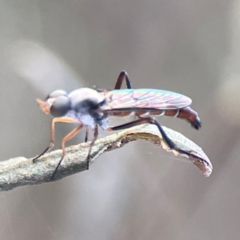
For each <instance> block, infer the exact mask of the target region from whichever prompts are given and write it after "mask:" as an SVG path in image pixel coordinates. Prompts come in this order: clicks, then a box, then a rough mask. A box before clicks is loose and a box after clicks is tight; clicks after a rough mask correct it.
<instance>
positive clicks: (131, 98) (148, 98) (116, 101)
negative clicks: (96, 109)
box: [104, 89, 192, 110]
mask: <svg viewBox="0 0 240 240" xmlns="http://www.w3.org/2000/svg"><path fill="white" fill-rule="evenodd" d="M105 96H106V99H107V106H106V107H104V110H114V109H116V110H121V109H124V110H126V109H158V110H172V109H173V110H174V109H181V108H184V107H187V106H189V105H190V104H191V103H192V100H191V99H190V98H189V97H186V96H184V95H182V94H179V93H175V92H169V91H165V90H157V89H122V90H113V91H109V92H105Z"/></svg>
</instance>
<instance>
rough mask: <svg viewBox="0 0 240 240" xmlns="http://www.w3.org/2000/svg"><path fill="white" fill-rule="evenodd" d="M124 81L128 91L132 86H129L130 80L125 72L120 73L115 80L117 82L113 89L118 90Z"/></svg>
mask: <svg viewBox="0 0 240 240" xmlns="http://www.w3.org/2000/svg"><path fill="white" fill-rule="evenodd" d="M124 79H125V81H126V84H127V88H128V89H131V88H132V86H131V82H130V79H129V76H128V74H127V72H126V71H121V72H120V74H119V76H118V79H117V82H116V84H115V88H114V89H120V88H121V86H122V82H123V80H124Z"/></svg>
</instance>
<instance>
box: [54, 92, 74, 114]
mask: <svg viewBox="0 0 240 240" xmlns="http://www.w3.org/2000/svg"><path fill="white" fill-rule="evenodd" d="M70 108H71V102H70V99H69V97H68V96H61V97H58V98H56V99H55V100H54V102H53V104H52V106H51V108H50V113H51V114H52V115H53V116H54V117H62V116H64V115H65V114H67V112H68V111H69V110H70Z"/></svg>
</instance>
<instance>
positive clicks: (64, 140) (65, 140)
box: [50, 124, 83, 180]
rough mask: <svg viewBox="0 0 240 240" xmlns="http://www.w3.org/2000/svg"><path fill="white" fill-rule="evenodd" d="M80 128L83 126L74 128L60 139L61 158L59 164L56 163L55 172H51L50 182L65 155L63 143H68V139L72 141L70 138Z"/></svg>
mask: <svg viewBox="0 0 240 240" xmlns="http://www.w3.org/2000/svg"><path fill="white" fill-rule="evenodd" d="M82 127H83V124H80V125H79V126H77V127H76V128H74V129H73V130H72V131H71V132H70V133H68V134H67V135H66V136H65V137H64V138H63V139H62V156H61V158H60V160H59V162H58V165H57V167H56V168H55V170H54V172H53V174H52V176H51V178H50V180H52V179H53V178H54V176H55V174H56V172H57V170H58V168H59V166H60V164H61V162H62V160H63V158H64V157H65V154H66V148H65V143H66V142H67V141H69V140H70V139H72V138H73V137H74V136H75V135H76V134H77V133H78V132H79V131H80V130H81V129H82Z"/></svg>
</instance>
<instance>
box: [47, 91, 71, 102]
mask: <svg viewBox="0 0 240 240" xmlns="http://www.w3.org/2000/svg"><path fill="white" fill-rule="evenodd" d="M67 95H68V94H67V92H66V91H64V90H55V91H53V92H51V93H50V94H49V95H48V96H47V97H46V100H48V99H49V98H58V97H61V96H67Z"/></svg>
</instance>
